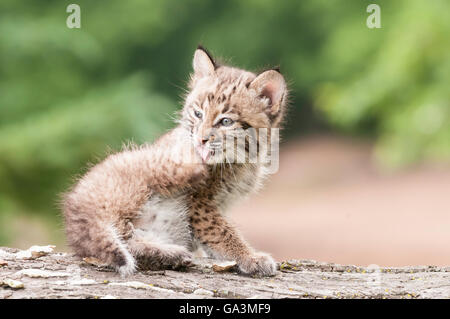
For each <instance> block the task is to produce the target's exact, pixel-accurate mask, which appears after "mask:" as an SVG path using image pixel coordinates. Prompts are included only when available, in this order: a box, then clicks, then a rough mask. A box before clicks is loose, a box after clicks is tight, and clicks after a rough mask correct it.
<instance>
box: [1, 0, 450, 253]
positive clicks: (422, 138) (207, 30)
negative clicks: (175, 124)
mask: <svg viewBox="0 0 450 319" xmlns="http://www.w3.org/2000/svg"><path fill="white" fill-rule="evenodd" d="M73 2H75V3H77V4H78V5H80V7H81V29H69V28H67V27H66V19H67V17H68V15H69V13H66V7H67V6H68V5H69V4H70V3H73ZM372 2H375V3H377V4H379V5H380V7H381V23H382V28H381V29H368V28H367V27H366V19H367V17H368V15H369V13H367V12H366V7H367V5H368V4H370V3H372ZM449 42H450V3H449V2H448V1H447V0H431V1H423V0H403V1H400V0H399V1H358V0H354V1H344V0H314V1H313V0H311V1H274V0H273V1H269V0H249V1H238V0H234V1H207V0H185V1H180V0H152V1H146V0H142V1H139V0H129V1H120V0H108V1H106V0H103V1H102V0H98V1H92V0H90V1H88V0H77V1H61V0H58V1H57V0H47V1H35V0H21V1H17V0H2V1H1V3H0V58H1V61H2V63H1V64H0V244H4V243H7V242H8V238H10V237H11V236H12V235H11V231H10V230H8V225H7V222H6V220H7V218H6V216H10V215H11V214H14V213H16V212H17V213H38V214H47V216H56V215H57V212H58V209H57V199H58V194H59V193H61V192H62V191H64V190H65V189H67V187H68V186H69V185H70V184H71V182H72V180H73V179H72V177H73V176H74V175H75V174H80V173H82V172H83V170H84V169H85V167H86V163H87V162H95V161H97V158H101V157H103V156H104V155H105V154H106V152H107V151H108V148H109V147H111V148H112V149H118V148H119V147H120V145H121V144H122V143H123V142H125V141H127V140H133V141H135V142H138V143H141V142H144V141H149V140H152V139H153V138H155V137H156V136H157V135H159V134H160V133H161V132H163V131H164V130H165V129H168V128H170V126H171V125H172V117H173V114H174V112H175V111H176V110H177V109H179V107H180V104H181V103H180V102H181V98H180V97H179V96H180V95H181V94H182V93H183V87H185V83H186V80H187V77H188V73H189V72H190V68H191V58H192V55H193V51H194V49H195V47H196V45H197V44H198V43H202V44H203V45H205V46H206V47H207V48H209V49H210V50H211V51H212V53H213V54H218V55H219V56H224V57H232V58H231V59H229V60H226V61H228V62H231V63H232V64H235V65H237V66H240V67H245V68H249V69H253V70H258V69H261V68H264V67H270V66H274V65H278V64H279V65H280V66H281V70H282V72H283V73H284V74H285V75H286V77H287V79H288V80H289V82H290V88H291V93H292V94H291V101H292V103H291V112H290V116H289V121H288V127H287V131H288V135H290V136H295V135H296V134H301V133H304V132H306V131H311V130H321V129H327V130H332V131H341V132H346V133H349V134H354V135H364V136H370V137H371V138H373V139H374V141H375V143H376V154H377V156H378V159H379V161H380V162H381V163H384V164H385V165H387V166H391V167H397V166H401V165H404V164H407V163H411V162H414V161H418V160H427V159H431V160H442V159H444V160H445V159H448V158H450V125H449V123H450V107H449V100H450V99H449V89H448V88H449V84H450V59H449V52H450V43H449Z"/></svg>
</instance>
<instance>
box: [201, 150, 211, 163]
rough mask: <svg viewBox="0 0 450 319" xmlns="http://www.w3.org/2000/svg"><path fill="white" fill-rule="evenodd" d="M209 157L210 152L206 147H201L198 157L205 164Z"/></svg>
mask: <svg viewBox="0 0 450 319" xmlns="http://www.w3.org/2000/svg"><path fill="white" fill-rule="evenodd" d="M210 155H211V153H210V150H209V149H208V148H206V147H202V148H201V150H200V156H201V157H202V159H203V161H204V162H206V161H207V160H208V158H209V156H210Z"/></svg>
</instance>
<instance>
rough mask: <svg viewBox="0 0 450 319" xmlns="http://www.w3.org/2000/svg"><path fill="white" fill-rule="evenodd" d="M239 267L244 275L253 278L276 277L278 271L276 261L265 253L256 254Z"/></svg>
mask: <svg viewBox="0 0 450 319" xmlns="http://www.w3.org/2000/svg"><path fill="white" fill-rule="evenodd" d="M238 265H239V270H240V271H241V272H242V273H244V274H247V275H251V276H275V274H276V271H277V265H276V263H275V261H274V260H273V258H272V257H271V256H270V255H268V254H265V253H254V254H253V255H252V256H249V257H247V258H245V259H244V260H243V261H242V262H240V263H239V264H238Z"/></svg>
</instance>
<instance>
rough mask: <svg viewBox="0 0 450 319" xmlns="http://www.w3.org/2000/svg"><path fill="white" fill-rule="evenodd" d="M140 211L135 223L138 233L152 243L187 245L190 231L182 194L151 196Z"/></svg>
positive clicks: (189, 240) (189, 239)
mask: <svg viewBox="0 0 450 319" xmlns="http://www.w3.org/2000/svg"><path fill="white" fill-rule="evenodd" d="M141 213H142V214H141V218H140V219H139V221H138V222H137V223H136V224H135V231H136V233H137V234H138V235H140V236H142V237H144V238H145V239H146V240H148V241H150V242H154V243H164V244H176V245H182V246H185V247H186V248H188V247H189V245H190V242H191V233H190V228H189V223H188V216H187V207H186V204H185V198H184V196H179V197H176V198H166V197H161V196H158V195H155V196H152V197H151V198H150V199H149V200H148V201H147V202H146V203H145V204H144V206H143V207H142V209H141Z"/></svg>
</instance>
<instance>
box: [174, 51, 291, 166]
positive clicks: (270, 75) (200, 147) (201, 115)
mask: <svg viewBox="0 0 450 319" xmlns="http://www.w3.org/2000/svg"><path fill="white" fill-rule="evenodd" d="M193 68H194V72H193V74H192V75H191V80H190V83H189V88H190V92H189V94H188V95H187V97H186V100H185V106H184V108H183V111H182V120H181V123H182V124H183V125H185V127H186V128H187V129H188V130H189V132H190V133H191V137H192V142H193V145H194V147H195V149H196V150H197V152H198V153H199V155H200V156H201V157H202V159H203V161H204V162H205V163H209V164H212V163H219V162H224V161H226V160H227V155H226V153H227V152H226V144H227V143H224V141H225V137H226V136H237V135H239V134H242V132H243V130H247V131H248V129H250V130H252V129H255V130H256V131H258V129H260V128H267V129H271V128H278V127H279V126H280V123H281V121H282V119H283V115H284V113H285V108H286V100H287V89H286V82H285V80H284V78H283V76H282V75H281V73H280V72H279V70H276V69H273V70H267V71H264V72H262V73H260V74H255V73H252V72H248V71H245V70H241V69H238V68H234V67H229V66H224V65H219V64H217V63H216V62H215V61H214V59H213V58H212V57H211V55H210V54H209V53H208V52H207V51H206V50H205V49H204V48H202V47H199V48H198V49H197V50H196V51H195V54H194V59H193ZM246 151H248V148H246Z"/></svg>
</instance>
